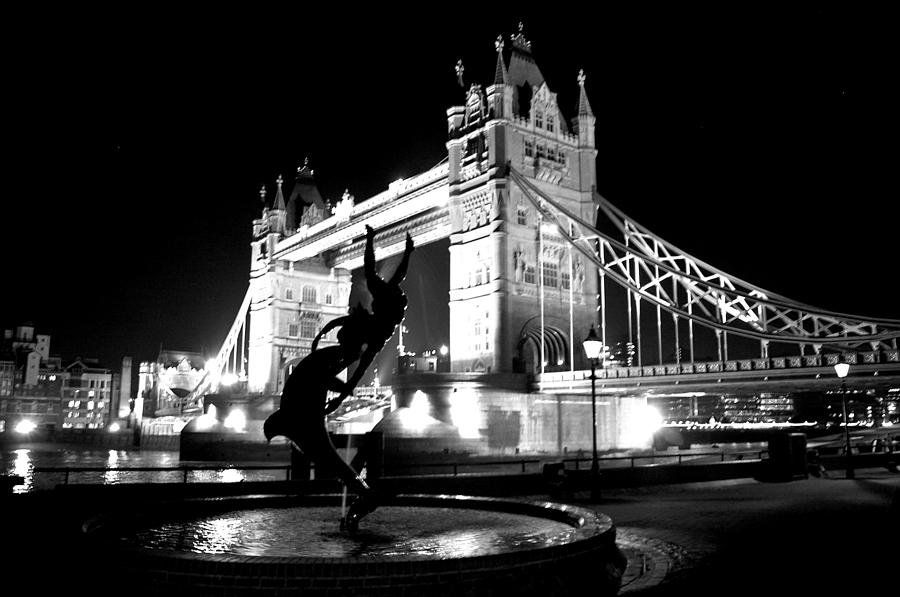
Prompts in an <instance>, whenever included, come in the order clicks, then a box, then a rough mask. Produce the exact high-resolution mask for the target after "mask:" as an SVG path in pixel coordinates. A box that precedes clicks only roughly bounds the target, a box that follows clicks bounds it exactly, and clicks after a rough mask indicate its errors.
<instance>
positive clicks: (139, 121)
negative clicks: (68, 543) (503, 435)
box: [0, 3, 900, 370]
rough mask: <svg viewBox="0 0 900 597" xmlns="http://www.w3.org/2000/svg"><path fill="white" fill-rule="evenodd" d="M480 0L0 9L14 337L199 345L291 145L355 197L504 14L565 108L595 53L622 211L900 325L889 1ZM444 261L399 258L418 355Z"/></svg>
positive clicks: (767, 280)
mask: <svg viewBox="0 0 900 597" xmlns="http://www.w3.org/2000/svg"><path fill="white" fill-rule="evenodd" d="M423 6H424V5H423ZM435 6H437V5H435ZM480 6H481V5H477V6H475V5H473V6H470V7H468V8H466V6H465V5H456V6H455V7H454V8H453V9H450V8H449V5H448V6H446V7H444V8H441V9H438V8H437V7H435V8H429V9H428V10H427V11H426V10H425V9H418V10H414V11H405V12H399V11H397V12H394V11H391V10H383V11H380V12H376V11H372V10H371V9H370V10H368V11H365V12H361V13H357V12H354V11H355V10H356V9H353V11H351V10H350V9H349V8H347V9H346V10H345V11H341V12H337V11H336V12H334V13H331V14H318V13H314V12H311V11H309V10H302V9H297V10H292V11H280V10H279V11H276V10H272V11H269V12H267V13H265V14H250V13H248V12H245V10H244V9H240V10H234V11H229V12H220V11H218V10H217V11H215V12H210V13H208V14H187V13H183V12H181V11H179V12H177V13H176V12H171V13H152V12H143V13H141V12H135V13H124V12H117V11H114V12H104V13H96V14H88V13H86V12H83V11H79V12H78V13H73V14H61V13H54V14H52V15H51V14H49V13H48V14H39V15H38V14H28V15H18V16H17V18H13V17H11V18H8V19H6V24H5V27H4V29H5V30H6V31H5V34H4V37H5V43H4V46H5V63H6V69H5V71H6V72H5V76H4V81H5V85H4V88H5V92H4V96H5V100H6V102H5V103H6V106H7V107H6V109H5V115H6V118H5V119H4V121H5V122H4V125H3V135H2V139H3V145H4V156H5V157H4V166H5V167H4V169H3V170H4V173H3V187H2V188H3V193H4V196H3V198H2V201H0V206H2V207H0V210H2V211H0V216H2V217H0V221H2V224H3V226H2V228H3V234H2V236H0V238H2V250H3V263H4V276H3V277H4V282H3V285H2V288H3V297H2V302H3V305H4V307H3V311H2V320H3V324H4V326H5V327H11V326H15V325H16V324H18V323H20V322H22V321H25V320H30V321H33V322H34V323H35V325H36V327H37V331H38V333H49V334H52V336H53V338H52V341H51V352H53V353H54V354H60V355H61V356H63V357H64V358H74V357H75V356H78V355H82V356H96V357H100V358H101V359H102V360H103V362H104V363H106V364H107V365H106V366H108V367H111V368H113V369H116V370H117V369H118V367H119V363H120V361H121V357H122V356H124V355H131V356H133V357H134V358H135V359H137V360H149V359H152V358H154V357H155V356H156V353H157V351H158V350H159V347H160V345H162V346H164V347H166V348H170V349H181V350H204V351H205V352H208V353H212V352H213V351H214V349H215V348H217V347H218V345H219V344H220V343H221V341H222V339H223V337H224V335H225V332H226V331H227V328H228V326H229V325H230V323H231V321H232V319H233V318H234V315H235V313H236V310H237V308H238V306H239V304H240V301H241V298H242V297H243V293H244V291H245V289H246V285H247V278H248V266H249V259H250V257H249V254H250V253H249V251H250V249H249V241H250V231H251V220H252V219H253V218H254V217H256V216H257V215H258V213H259V211H260V202H259V196H258V189H259V187H260V185H261V184H266V185H268V186H269V189H270V191H272V190H274V181H275V178H276V177H277V176H278V175H279V174H282V175H283V176H284V177H285V179H286V180H287V181H291V180H292V179H293V173H294V171H295V170H296V168H297V166H299V165H300V164H301V163H302V161H303V159H304V158H305V157H309V160H310V164H311V166H312V167H313V168H314V169H315V172H316V178H317V180H318V183H319V187H320V190H321V191H322V194H323V196H324V197H326V198H329V199H336V198H338V197H339V196H340V194H341V193H342V192H343V191H344V189H345V188H348V189H349V190H350V192H351V193H353V194H354V195H355V196H356V198H357V200H360V199H362V198H365V197H368V196H371V195H373V194H375V193H377V192H379V191H380V190H383V189H385V188H386V187H387V185H388V183H389V182H390V181H393V180H395V179H397V178H399V177H407V176H411V175H413V174H416V173H418V172H421V171H423V170H426V169H428V168H430V167H431V166H433V165H435V164H437V163H438V162H439V161H441V160H442V159H443V158H444V156H445V155H446V150H445V147H444V143H445V140H446V110H447V108H448V107H450V106H451V105H455V104H459V103H461V102H462V99H463V92H462V90H461V89H460V88H459V86H458V84H457V81H456V78H455V74H454V69H453V67H454V65H455V64H456V61H457V60H458V59H460V58H461V59H462V60H463V62H464V64H465V69H466V70H465V79H466V84H467V85H468V84H469V83H472V82H477V83H481V84H487V83H489V82H490V81H491V79H492V73H493V69H494V64H495V53H494V40H495V38H496V37H497V35H498V34H500V33H503V34H504V36H505V37H506V38H507V39H508V35H509V34H510V33H512V32H514V31H515V30H516V27H517V23H518V22H519V20H522V21H524V24H525V34H526V36H527V37H528V38H529V39H530V40H531V42H532V47H533V54H534V56H535V59H536V61H537V62H538V64H539V66H540V68H541V69H542V71H543V73H544V75H545V77H546V78H547V80H548V84H549V85H550V87H551V90H552V91H554V92H556V93H557V94H558V99H559V102H560V106H561V107H562V109H563V110H564V111H566V110H568V113H567V116H568V117H571V116H573V115H574V107H575V105H576V100H577V90H578V87H577V84H576V75H577V73H578V69H580V68H583V69H584V70H585V73H586V74H587V77H588V78H587V85H586V87H587V91H588V94H589V97H590V100H591V102H592V106H593V110H594V113H595V115H596V116H597V127H596V136H597V143H598V147H599V156H598V168H597V170H598V190H599V191H600V193H602V194H603V195H604V196H605V197H607V198H608V199H609V200H611V201H612V202H613V203H614V204H615V205H617V206H619V207H620V208H622V209H624V210H625V211H626V212H627V213H629V214H630V215H632V216H633V217H634V218H635V219H636V220H637V221H639V222H641V223H642V224H644V225H645V226H647V227H648V228H650V229H651V230H653V231H654V232H656V233H658V234H659V235H660V236H662V237H663V238H665V239H667V240H669V241H671V242H673V243H674V244H675V245H677V246H679V247H681V248H682V249H684V250H686V251H688V252H690V253H692V254H694V255H695V256H697V257H699V258H701V259H704V260H705V261H708V262H710V263H712V264H713V265H715V266H717V267H719V268H721V269H724V270H725V271H727V272H729V273H732V274H734V275H736V276H738V277H740V278H743V279H745V280H748V281H750V282H753V283H755V284H757V285H759V286H762V287H764V288H769V289H772V290H774V291H776V292H778V293H780V294H783V295H786V296H788V297H791V298H794V299H797V300H800V301H803V302H806V303H809V304H812V305H816V306H819V307H822V308H826V309H832V310H836V311H845V312H850V313H858V314H860V315H868V316H878V317H893V318H900V296H898V291H897V290H896V288H897V287H896V281H897V265H898V263H900V262H898V259H897V257H898V255H897V238H898V234H897V219H896V215H895V211H896V210H895V206H896V205H897V201H898V196H897V186H896V181H895V174H896V167H897V164H898V163H900V160H898V149H897V147H898V143H897V139H898V138H900V135H898V133H900V130H898V128H900V127H898V111H897V106H898V105H900V102H898V97H897V92H896V90H895V88H894V85H893V84H894V83H895V82H896V77H897V73H898V54H897V52H896V44H895V43H893V47H890V46H891V44H890V42H892V41H894V42H895V40H896V33H895V32H891V31H888V30H887V29H888V24H889V22H891V21H893V19H891V18H890V15H885V14H879V13H878V12H864V11H863V10H861V9H859V10H857V9H853V10H850V9H848V8H845V9H832V8H829V9H815V8H805V9H792V10H778V11H769V10H766V11H763V10H762V9H759V10H755V9H754V8H751V6H750V5H742V8H738V7H734V8H727V9H721V8H720V9H716V10H709V9H703V10H701V9H695V10H685V9H683V8H678V9H677V10H676V9H665V10H663V11H661V12H655V11H651V10H650V9H643V10H639V9H636V8H635V9H606V8H597V9H593V10H592V11H591V12H590V13H588V12H587V11H585V12H582V9H580V8H579V5H578V4H576V3H572V4H571V5H557V6H555V7H553V8H552V9H550V10H547V9H546V8H545V11H544V12H542V13H536V12H530V11H525V10H523V11H522V12H521V13H518V14H517V13H515V12H514V11H503V12H499V11H498V14H493V15H483V14H482V11H481V8H480ZM442 257H443V256H442V254H441V253H440V252H439V251H433V250H432V251H429V250H421V251H417V253H416V259H415V260H414V261H413V264H412V266H411V267H410V272H411V275H410V277H409V278H408V281H407V290H408V292H409V294H410V299H411V303H413V304H415V303H416V302H417V301H418V302H419V305H420V306H419V307H416V308H414V307H412V306H411V310H410V316H409V324H408V325H409V327H410V329H411V337H410V338H409V339H408V341H407V343H406V344H407V345H408V346H409V347H410V348H411V349H412V350H423V349H427V348H431V347H434V346H436V345H439V344H440V343H441V342H446V340H447V338H446V337H441V336H442V335H444V334H446V330H447V327H448V326H447V323H446V322H445V321H444V322H441V321H435V320H434V319H433V318H431V319H429V320H428V321H427V322H426V321H423V314H424V313H426V312H429V313H434V312H435V310H443V311H442V312H446V302H447V297H446V295H444V294H441V295H439V296H435V295H432V296H429V295H427V294H426V293H424V292H422V291H421V290H420V289H419V288H420V287H422V286H425V287H428V288H431V287H432V286H431V284H432V282H430V281H429V280H431V279H432V277H434V276H437V277H440V275H443V276H444V278H443V279H444V280H446V274H442V272H444V271H445V270H446V269H447V264H446V257H443V258H442ZM442 268H443V269H442ZM416 272H418V273H416ZM416 284H419V286H418V287H417V286H415V285H416ZM443 284H444V285H445V286H446V282H443Z"/></svg>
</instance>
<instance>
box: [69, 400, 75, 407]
mask: <svg viewBox="0 0 900 597" xmlns="http://www.w3.org/2000/svg"><path fill="white" fill-rule="evenodd" d="M74 407H75V401H74V400H69V408H74Z"/></svg>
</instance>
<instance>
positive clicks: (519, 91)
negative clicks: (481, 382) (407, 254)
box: [447, 39, 596, 373]
mask: <svg viewBox="0 0 900 597" xmlns="http://www.w3.org/2000/svg"><path fill="white" fill-rule="evenodd" d="M511 46H512V48H511V50H510V53H509V55H508V58H507V57H506V56H504V54H503V51H502V50H503V47H504V45H503V44H498V45H497V48H498V56H497V68H496V74H495V80H494V83H493V84H492V85H490V86H489V87H487V89H486V93H482V91H481V87H480V86H477V85H473V86H472V87H471V88H470V90H469V92H468V94H467V96H466V102H465V104H464V105H462V106H456V107H453V108H450V110H448V112H447V115H448V130H449V141H448V143H447V150H448V153H449V165H450V167H449V175H448V181H449V187H450V189H449V195H450V225H451V235H450V354H451V357H452V365H451V367H452V370H453V371H458V372H484V373H491V372H494V373H502V372H511V371H514V372H540V371H542V370H544V371H553V370H559V369H569V368H572V367H574V368H581V367H582V365H583V364H582V363H581V351H580V350H577V349H576V350H573V346H572V341H571V336H572V335H573V334H575V335H576V336H577V333H575V332H574V330H577V331H578V333H580V332H581V330H584V329H587V327H588V326H589V325H590V323H592V322H593V321H594V320H595V319H596V312H595V309H594V307H593V306H591V305H592V297H593V296H595V295H596V280H595V279H593V278H591V279H589V278H588V277H587V276H585V268H584V264H583V262H582V260H581V259H580V258H579V257H578V255H577V254H576V255H573V254H572V251H571V249H570V248H569V245H567V244H565V243H564V242H563V240H562V239H561V238H560V237H559V235H558V234H557V233H556V232H555V230H554V229H550V228H548V227H546V226H542V222H541V220H540V218H539V217H537V216H536V214H535V213H534V210H532V209H530V207H529V205H530V204H529V202H528V201H527V199H525V198H524V196H523V195H522V194H521V190H520V189H519V188H518V187H516V186H513V185H512V184H511V182H510V180H509V178H508V177H507V175H508V172H507V164H510V165H513V166H514V167H515V168H516V169H518V170H519V171H521V172H524V173H525V174H526V176H527V177H528V178H530V179H531V180H532V182H534V184H537V185H538V186H539V187H540V188H541V189H542V190H543V191H544V192H546V193H548V194H550V195H552V196H553V197H555V198H557V199H558V200H559V201H560V202H561V203H562V204H563V205H565V206H566V207H567V208H568V209H570V210H571V211H573V212H575V213H578V214H580V215H581V216H582V217H584V218H587V219H592V218H593V213H594V203H593V198H592V193H593V188H594V186H595V180H596V172H595V158H596V150H595V148H594V136H593V126H594V117H593V115H592V114H591V113H590V109H589V104H588V103H587V98H586V96H584V88H583V86H582V87H581V89H580V91H581V94H582V104H581V105H580V107H579V114H578V116H577V117H576V118H575V120H574V121H573V125H574V126H575V129H574V131H572V130H570V127H569V126H568V124H567V122H566V119H565V117H564V115H563V113H562V111H561V110H560V109H559V106H558V105H557V103H556V94H555V93H553V92H552V91H551V90H550V89H549V87H548V86H547V83H546V81H545V80H544V77H543V75H542V74H541V72H540V69H539V68H538V67H537V65H536V63H535V62H534V59H533V58H532V56H531V51H530V47H531V45H530V43H528V44H525V43H517V42H516V40H515V39H513V43H512V44H511ZM582 105H583V106H587V108H586V109H581V106H582ZM535 329H537V330H538V333H534V330H535ZM573 360H574V363H573Z"/></svg>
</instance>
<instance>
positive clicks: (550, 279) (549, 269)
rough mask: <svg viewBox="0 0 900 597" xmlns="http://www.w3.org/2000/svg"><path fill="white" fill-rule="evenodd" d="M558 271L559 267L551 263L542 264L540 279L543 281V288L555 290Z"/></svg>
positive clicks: (557, 281)
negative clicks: (547, 287)
mask: <svg viewBox="0 0 900 597" xmlns="http://www.w3.org/2000/svg"><path fill="white" fill-rule="evenodd" d="M558 270H559V266H558V265H557V264H556V263H553V262H551V261H545V262H544V263H543V268H542V271H543V276H542V278H543V281H544V286H549V287H550V288H556V286H557V284H558V283H559V280H558V277H557V276H558V273H559V272H558Z"/></svg>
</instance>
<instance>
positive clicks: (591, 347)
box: [582, 324, 603, 475]
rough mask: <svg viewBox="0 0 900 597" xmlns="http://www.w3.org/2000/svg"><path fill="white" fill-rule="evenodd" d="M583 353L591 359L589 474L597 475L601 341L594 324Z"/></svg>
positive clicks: (598, 468) (598, 466)
mask: <svg viewBox="0 0 900 597" xmlns="http://www.w3.org/2000/svg"><path fill="white" fill-rule="evenodd" d="M582 344H584V354H586V355H587V358H588V359H590V361H591V429H592V430H593V440H594V449H593V452H592V455H591V474H592V475H597V474H599V472H600V463H599V462H598V461H597V383H596V382H597V360H598V359H599V358H600V353H601V352H602V351H603V342H601V341H600V338H598V337H597V332H595V331H594V324H591V331H589V332H588V335H587V338H585V339H584V342H582Z"/></svg>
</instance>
